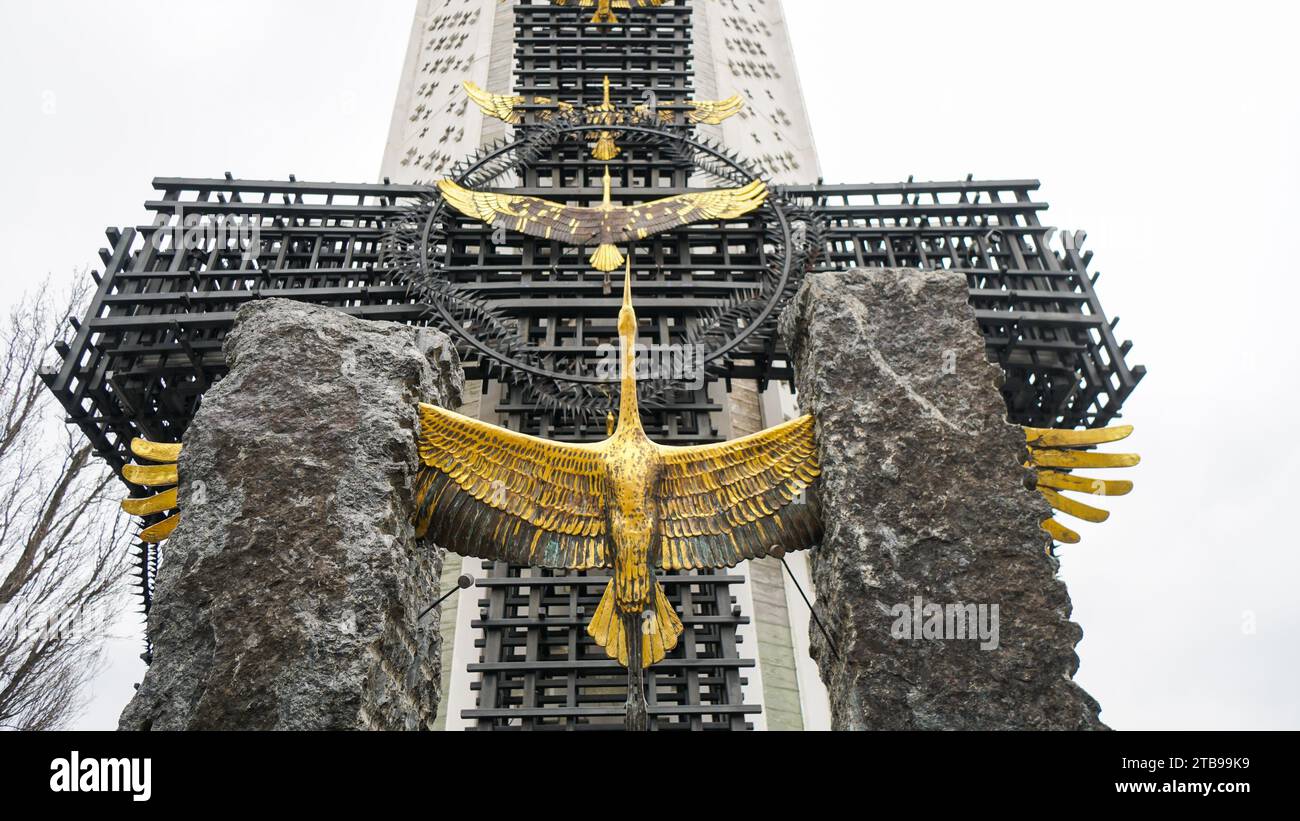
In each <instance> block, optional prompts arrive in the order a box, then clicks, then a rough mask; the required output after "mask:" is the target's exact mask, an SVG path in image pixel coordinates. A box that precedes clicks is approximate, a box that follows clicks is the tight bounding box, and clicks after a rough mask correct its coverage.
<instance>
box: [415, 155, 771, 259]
mask: <svg viewBox="0 0 1300 821" xmlns="http://www.w3.org/2000/svg"><path fill="white" fill-rule="evenodd" d="M438 190H440V191H441V192H442V196H443V199H444V200H445V201H446V202H447V204H448V205H449V206H451V207H452V208H454V209H456V210H457V211H459V212H460V213H462V214H464V215H465V216H467V217H472V218H474V219H478V220H482V221H483V222H486V223H488V224H489V225H495V224H496V222H497V221H498V220H501V221H502V222H503V223H504V224H505V226H506V227H507V228H509V229H511V230H513V231H519V232H520V233H522V234H527V235H528V236H531V237H539V238H541V239H550V240H556V241H557V242H563V243H565V244H567V245H589V244H591V243H593V242H595V243H597V244H598V247H597V248H596V252H595V253H594V254H592V256H591V264H592V266H593V267H594V268H595V269H596V270H598V271H604V272H606V273H608V272H610V271H614V270H617V269H618V268H619V267H620V266H621V265H622V264H623V261H624V257H623V254H622V253H621V252H620V251H619V250H618V248H617V247H616V245H615V244H616V243H620V242H630V241H635V240H641V239H645V238H646V237H649V236H653V235H655V234H660V233H663V232H664V231H668V230H670V229H672V228H676V227H678V226H681V225H690V224H691V223H696V222H705V221H714V220H728V219H736V218H737V217H741V216H744V215H745V214H748V213H749V212H751V211H753V210H755V209H757V208H759V207H760V206H761V205H762V204H763V203H764V202H765V201H766V200H767V185H766V184H765V183H763V181H762V180H754V181H753V182H751V183H749V184H748V185H743V186H740V187H738V188H717V189H712V190H709V191H695V192H691V193H689V194H679V195H678V196H675V197H665V198H663V199H658V200H653V201H651V202H645V203H641V204H639V205H621V206H616V205H614V204H613V202H612V201H611V190H610V176H609V170H608V169H606V170H605V177H604V198H603V200H602V202H601V204H600V205H597V206H594V207H587V206H577V205H565V204H563V203H558V202H551V201H550V200H544V199H541V198H539V197H526V196H521V195H518V194H505V193H500V192H496V191H474V190H471V189H469V188H465V187H463V186H461V185H459V184H458V183H456V182H455V181H454V180H450V179H443V180H439V181H438Z"/></svg>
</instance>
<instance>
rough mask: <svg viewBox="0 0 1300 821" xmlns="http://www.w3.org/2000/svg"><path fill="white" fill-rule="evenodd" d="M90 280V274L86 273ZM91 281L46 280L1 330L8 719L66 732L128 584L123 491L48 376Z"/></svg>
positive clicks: (0, 658) (1, 682)
mask: <svg viewBox="0 0 1300 821" xmlns="http://www.w3.org/2000/svg"><path fill="white" fill-rule="evenodd" d="M77 279H78V281H79V282H83V281H85V279H86V278H85V277H84V276H83V277H78V278H77ZM85 297H86V289H85V287H84V286H79V285H74V286H72V287H71V290H70V292H64V293H60V292H58V291H57V290H56V289H55V288H53V287H51V285H50V282H49V281H48V280H47V281H46V282H45V283H44V284H43V285H41V286H40V287H39V288H37V289H36V290H35V292H33V293H29V294H28V295H26V296H25V297H24V298H23V299H22V300H21V301H20V302H19V303H17V304H16V305H15V306H14V307H13V308H12V309H11V310H10V312H9V316H8V318H7V321H4V324H3V327H0V727H5V728H11V729H22V730H44V729H55V728H58V727H61V726H66V724H67V723H68V722H69V721H70V720H71V719H73V718H75V717H76V716H77V714H78V713H79V712H80V710H81V709H82V707H83V706H84V701H85V693H86V684H87V683H88V682H89V681H90V679H91V678H93V677H94V676H95V674H96V673H97V672H98V670H99V669H100V667H101V664H102V650H103V638H104V636H105V634H106V631H107V629H108V625H109V624H110V623H111V622H112V620H113V619H114V618H115V617H116V616H117V614H118V609H119V607H120V606H121V603H122V601H123V599H124V591H125V590H126V584H127V580H128V579H127V575H126V570H127V566H128V557H129V551H128V549H127V546H126V544H125V539H126V536H127V528H128V527H129V524H130V523H129V521H128V520H127V518H126V517H125V514H120V513H119V512H118V511H117V510H116V509H115V502H116V499H117V497H120V496H122V495H124V494H123V493H122V492H121V488H120V487H119V486H118V483H117V481H116V479H114V478H113V475H112V473H111V472H110V471H109V470H108V468H107V466H106V465H104V464H103V463H102V462H100V461H99V460H97V459H95V458H94V451H93V450H92V449H91V447H90V445H89V444H87V442H86V440H85V439H84V438H83V437H82V436H81V434H80V432H78V431H76V430H74V429H72V428H69V427H67V426H66V425H64V424H63V421H62V417H63V412H62V408H60V407H59V405H58V403H57V402H56V401H54V398H53V396H52V395H51V394H50V392H49V391H48V390H47V389H46V388H45V386H44V384H43V383H42V382H41V379H40V377H39V375H38V368H39V367H40V366H41V365H42V364H43V361H44V360H45V359H46V357H47V356H49V355H50V349H51V346H52V344H53V343H54V342H55V340H56V339H57V338H58V337H59V336H60V335H61V333H63V332H64V329H66V328H67V326H66V324H65V323H66V319H67V317H68V316H69V315H75V314H77V313H78V312H79V309H80V308H81V306H82V305H83V303H84V301H85Z"/></svg>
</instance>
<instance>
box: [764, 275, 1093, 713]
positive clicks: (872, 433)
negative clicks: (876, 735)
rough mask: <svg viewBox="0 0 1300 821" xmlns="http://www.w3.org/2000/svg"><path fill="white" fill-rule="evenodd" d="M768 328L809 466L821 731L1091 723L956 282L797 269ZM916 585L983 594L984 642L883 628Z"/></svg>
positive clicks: (1070, 632) (1014, 451)
mask: <svg viewBox="0 0 1300 821" xmlns="http://www.w3.org/2000/svg"><path fill="white" fill-rule="evenodd" d="M781 326H782V333H783V335H784V336H785V339H786V344H787V345H788V346H789V349H790V351H791V353H792V355H793V357H794V362H795V368H796V372H797V374H798V388H799V396H800V401H801V403H802V404H803V409H804V411H807V412H812V413H813V414H815V416H816V419H817V435H818V442H819V446H820V449H821V454H822V460H823V469H824V473H823V476H822V480H821V483H820V486H819V494H820V500H821V504H822V508H823V516H824V518H825V524H826V538H825V544H824V545H823V546H822V547H821V548H820V549H819V550H816V551H814V555H813V580H814V583H815V586H816V590H817V606H818V609H819V611H820V614H821V616H822V619H823V620H825V621H828V623H829V624H828V626H829V627H830V629H831V631H832V635H833V636H834V637H835V638H836V641H837V644H838V645H839V647H838V649H839V657H838V658H834V657H833V654H832V653H831V651H830V650H829V648H828V647H827V645H826V643H825V641H824V640H823V639H822V637H821V634H820V633H819V632H817V631H816V630H813V631H812V641H813V655H814V656H815V658H816V660H817V663H818V666H819V667H820V670H821V675H822V678H823V680H824V681H825V682H826V685H827V689H828V691H829V695H830V702H831V712H832V720H833V723H834V726H835V727H836V728H839V729H846V730H847V729H872V730H875V729H1022V728H1032V729H1090V728H1104V725H1102V724H1101V723H1100V721H1099V720H1098V712H1099V710H1100V708H1099V706H1098V704H1097V702H1096V701H1094V700H1093V699H1092V698H1091V697H1090V696H1089V695H1088V694H1087V693H1085V692H1084V691H1083V690H1082V689H1081V688H1080V687H1078V686H1077V685H1076V684H1074V682H1073V681H1072V680H1071V677H1072V676H1073V675H1074V673H1075V671H1076V670H1077V669H1078V663H1079V662H1078V657H1077V656H1076V655H1075V652H1074V646H1075V644H1077V643H1078V641H1079V639H1080V638H1081V636H1082V631H1081V630H1080V629H1079V627H1078V625H1076V624H1074V623H1072V622H1071V621H1070V620H1069V616H1070V599H1069V595H1068V594H1067V592H1066V589H1065V584H1064V583H1063V582H1061V581H1060V580H1059V579H1058V578H1057V576H1056V572H1055V562H1054V560H1052V559H1050V558H1048V557H1047V556H1046V555H1045V553H1044V549H1045V548H1046V547H1047V546H1048V544H1049V538H1048V536H1047V535H1046V534H1045V533H1044V532H1043V531H1042V530H1041V529H1040V527H1039V523H1040V521H1041V520H1042V519H1044V518H1046V517H1047V516H1048V514H1049V508H1048V507H1047V504H1046V503H1045V501H1044V500H1043V499H1042V497H1041V496H1040V495H1039V494H1038V493H1037V492H1035V491H1032V490H1030V489H1028V486H1027V485H1026V480H1027V478H1028V471H1027V470H1025V469H1024V468H1022V467H1021V464H1022V461H1023V458H1024V456H1025V440H1024V437H1023V435H1022V433H1021V431H1020V429H1019V428H1018V427H1016V426H1014V425H1011V424H1009V423H1007V421H1006V407H1005V404H1004V403H1003V400H1002V397H1001V395H1000V394H999V391H998V389H997V385H998V381H999V380H1000V378H1001V374H1000V371H999V369H998V368H997V367H996V366H994V365H992V364H990V363H989V362H988V361H987V359H986V356H985V347H984V341H983V339H982V337H981V335H980V333H979V329H978V327H977V325H976V323H975V319H974V315H973V313H972V311H971V309H970V308H969V306H968V304H967V286H966V280H965V277H963V276H961V275H959V274H951V273H945V272H932V271H931V272H923V271H916V270H910V269H909V270H880V269H873V270H856V271H850V272H846V273H823V274H813V275H811V276H809V277H808V278H807V280H806V281H805V283H804V285H803V287H802V288H801V290H800V291H799V293H798V295H797V297H796V298H795V300H794V301H793V303H792V304H791V307H790V308H789V310H787V312H786V313H785V315H784V316H783V317H782V322H781ZM918 596H919V597H921V601H922V603H923V604H924V605H931V604H937V605H941V606H944V605H950V604H951V605H957V604H976V605H981V604H982V605H986V606H988V605H995V604H996V605H998V628H999V629H998V631H997V633H998V646H997V649H988V650H983V649H980V645H981V642H980V641H978V640H956V639H951V638H948V639H938V638H921V639H915V638H898V637H896V636H897V635H899V634H900V633H901V632H902V631H901V630H896V628H897V627H898V626H899V624H898V618H899V616H900V615H901V611H898V610H895V609H894V608H895V606H896V605H904V604H905V605H909V606H912V605H913V604H914V603H915V601H916V597H918ZM991 612H992V611H991V610H986V611H985V613H986V615H991ZM925 615H926V614H925V613H924V612H923V618H924V616H925ZM986 625H987V626H990V627H991V623H990V622H986ZM954 626H955V625H954ZM944 633H945V634H946V635H948V636H951V635H952V633H951V632H949V631H948V630H947V629H946V625H945V630H944ZM923 635H924V633H923ZM986 643H987V642H986Z"/></svg>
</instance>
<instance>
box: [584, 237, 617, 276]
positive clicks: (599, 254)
mask: <svg viewBox="0 0 1300 821" xmlns="http://www.w3.org/2000/svg"><path fill="white" fill-rule="evenodd" d="M622 265H623V255H622V254H621V253H619V250H618V248H616V247H615V246H613V245H609V244H608V243H606V244H604V245H601V246H600V247H599V248H597V249H596V253H594V254H592V255H591V267H593V268H595V269H596V270H597V271H603V272H605V273H609V272H610V271H617V270H618V269H619V268H620V267H622Z"/></svg>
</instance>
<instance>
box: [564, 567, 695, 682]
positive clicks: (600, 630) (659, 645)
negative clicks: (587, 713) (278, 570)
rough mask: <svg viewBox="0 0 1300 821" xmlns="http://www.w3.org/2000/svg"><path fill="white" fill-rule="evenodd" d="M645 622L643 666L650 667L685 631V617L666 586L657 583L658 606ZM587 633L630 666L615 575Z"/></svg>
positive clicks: (643, 630)
mask: <svg viewBox="0 0 1300 821" xmlns="http://www.w3.org/2000/svg"><path fill="white" fill-rule="evenodd" d="M650 612H651V613H652V614H653V615H652V616H648V617H646V618H645V620H644V621H643V622H642V630H641V666H642V667H649V666H650V665H652V664H655V663H656V662H660V661H663V658H664V656H666V655H668V653H670V652H671V651H672V649H673V648H674V647H676V646H677V639H678V637H679V636H681V634H682V629H683V628H682V620H681V619H679V618H678V617H677V612H676V611H675V610H673V606H672V604H671V603H670V602H669V601H668V596H667V595H665V594H664V588H663V586H662V585H660V584H659V583H657V582H656V583H655V600H654V606H653V607H652V608H651V611H650ZM587 635H589V636H591V637H592V638H594V639H595V640H596V644H598V645H600V646H601V647H604V648H605V653H606V655H608V656H609V657H610V658H612V659H618V663H619V664H621V665H623V666H624V667H626V666H627V658H628V650H629V647H628V643H627V637H626V635H625V631H624V629H623V614H622V613H620V612H619V611H618V608H616V607H615V606H614V581H613V580H612V579H611V580H610V582H609V585H608V586H606V587H605V595H603V596H601V598H600V604H599V605H597V606H596V613H595V615H593V616H592V617H591V622H590V623H589V624H588V625H587Z"/></svg>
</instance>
